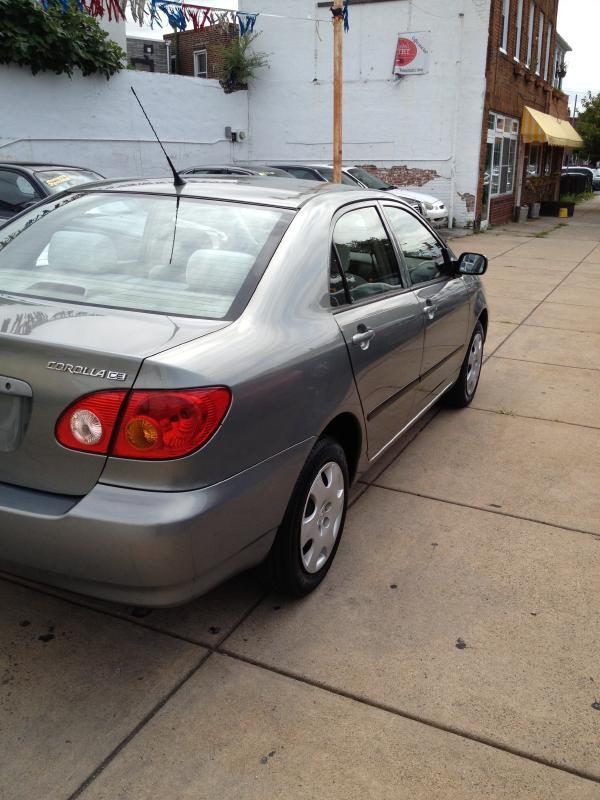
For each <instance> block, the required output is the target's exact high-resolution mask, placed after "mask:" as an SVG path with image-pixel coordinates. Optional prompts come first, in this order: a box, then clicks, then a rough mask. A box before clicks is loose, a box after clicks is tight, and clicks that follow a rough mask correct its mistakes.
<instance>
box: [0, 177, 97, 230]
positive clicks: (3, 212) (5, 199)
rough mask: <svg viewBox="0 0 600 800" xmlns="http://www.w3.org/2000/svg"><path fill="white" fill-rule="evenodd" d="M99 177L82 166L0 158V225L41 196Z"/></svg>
mask: <svg viewBox="0 0 600 800" xmlns="http://www.w3.org/2000/svg"><path fill="white" fill-rule="evenodd" d="M99 180H103V176H102V175H100V174H99V173H98V172H94V171H93V170H91V169H85V168H83V167H67V166H65V165H63V164H43V163H37V162H33V161H0V225H1V224H2V223H3V222H4V221H5V220H7V219H10V218H11V217H14V215H15V214H18V213H19V212H20V211H22V210H23V209H24V208H27V206H30V205H32V204H33V203H37V202H38V201H39V200H42V199H43V198H44V197H49V196H50V195H53V194H57V193H58V192H62V190H63V189H71V188H73V187H74V186H79V185H80V184H82V183H89V182H90V181H99Z"/></svg>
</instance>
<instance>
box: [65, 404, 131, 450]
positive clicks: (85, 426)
mask: <svg viewBox="0 0 600 800" xmlns="http://www.w3.org/2000/svg"><path fill="white" fill-rule="evenodd" d="M126 395H127V392H126V391H123V390H121V391H117V392H95V393H94V394H88V395H86V396H85V397H81V398H80V399H79V400H77V402H75V403H73V404H72V405H70V406H69V407H68V408H67V410H66V411H64V412H63V413H62V414H61V416H60V419H59V420H58V422H57V423H56V438H57V439H58V441H59V442H60V443H61V444H62V445H64V446H65V447H70V448H71V449H72V450H84V451H85V452H86V453H103V454H106V453H108V446H109V444H110V440H111V438H112V435H113V431H114V429H115V423H116V421H117V417H118V416H119V411H120V410H121V405H122V404H123V400H124V399H125V396H126Z"/></svg>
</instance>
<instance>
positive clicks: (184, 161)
mask: <svg viewBox="0 0 600 800" xmlns="http://www.w3.org/2000/svg"><path fill="white" fill-rule="evenodd" d="M130 86H133V87H134V88H135V90H136V92H137V93H138V95H139V97H140V100H141V101H142V103H143V104H144V108H145V109H146V112H147V113H148V116H149V117H150V119H151V120H152V122H153V124H154V127H155V128H156V130H157V132H158V135H159V136H160V137H161V139H162V141H163V144H164V145H165V147H166V149H167V152H168V153H169V155H170V156H171V158H172V160H173V162H174V163H175V165H176V166H177V167H180V168H182V167H186V166H193V165H194V164H202V163H216V162H219V161H221V162H223V161H224V162H229V161H231V160H232V158H233V152H232V148H233V147H236V148H238V149H239V148H243V147H244V145H232V144H231V142H229V141H227V140H226V139H225V135H224V127H225V126H226V125H231V127H232V128H233V129H234V130H247V128H248V93H247V92H236V93H234V94H231V95H226V94H224V92H223V90H222V89H221V87H220V86H219V84H218V82H217V81H213V80H199V79H197V78H186V77H182V76H176V75H164V74H160V73H147V72H135V71H132V70H123V71H122V72H120V73H119V74H118V75H115V76H113V77H112V78H111V79H110V80H109V81H107V80H106V79H105V78H103V77H99V76H90V77H87V78H84V77H82V76H81V75H74V76H73V78H72V79H69V78H67V77H65V76H64V75H62V76H61V75H53V74H52V73H48V72H40V73H38V74H37V75H35V76H33V75H32V74H31V72H30V71H29V70H28V69H26V68H21V67H16V66H0V108H2V109H10V113H6V114H2V124H1V125H0V160H28V161H51V162H57V163H63V164H73V165H81V166H86V167H90V168H92V169H95V170H97V171H98V172H100V173H101V174H103V175H105V176H106V177H122V176H134V175H135V176H140V175H141V176H150V175H165V174H167V173H168V166H167V165H166V163H165V159H164V156H163V155H162V153H161V150H160V148H159V146H158V144H157V142H156V140H155V139H154V137H153V135H152V131H151V130H150V128H149V127H148V123H147V122H146V120H145V119H144V117H143V115H142V112H141V111H140V108H139V106H138V104H137V103H136V101H135V98H134V96H133V94H132V93H131V90H130ZM236 152H237V151H236ZM239 157H240V156H238V158H239Z"/></svg>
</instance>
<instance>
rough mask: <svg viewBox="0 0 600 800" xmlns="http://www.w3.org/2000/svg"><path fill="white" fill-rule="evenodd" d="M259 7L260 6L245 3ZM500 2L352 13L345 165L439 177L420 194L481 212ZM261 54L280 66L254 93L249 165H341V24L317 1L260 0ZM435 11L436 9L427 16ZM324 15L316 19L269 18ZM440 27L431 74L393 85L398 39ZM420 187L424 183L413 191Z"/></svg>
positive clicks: (404, 3) (435, 1) (391, 5)
mask: <svg viewBox="0 0 600 800" xmlns="http://www.w3.org/2000/svg"><path fill="white" fill-rule="evenodd" d="M239 5H240V9H241V10H247V11H252V10H254V8H255V4H254V2H253V0H240V4H239ZM489 6H490V0H420V1H419V3H417V4H414V3H413V2H412V0H394V1H393V2H373V3H369V4H365V5H352V4H351V5H350V32H349V33H348V34H347V35H346V36H345V37H344V78H345V84H344V161H345V163H347V164H351V163H363V164H364V163H374V164H376V165H378V166H381V167H391V166H394V165H404V164H405V165H407V166H408V167H411V168H414V167H417V168H422V169H433V170H435V171H436V172H437V173H438V176H439V177H437V178H435V179H434V180H433V181H430V182H429V183H427V184H426V185H425V186H423V187H421V188H422V190H423V191H425V192H427V193H430V194H434V195H437V196H438V197H439V198H440V199H442V200H444V202H445V203H446V204H447V205H448V207H449V208H450V209H452V211H453V216H454V217H455V218H456V220H457V224H459V225H464V224H465V223H467V222H468V221H469V220H470V219H472V214H471V215H469V214H468V213H467V207H466V204H465V202H464V200H463V199H461V197H460V194H464V193H470V194H472V195H475V194H476V190H477V178H478V172H479V153H480V142H481V130H482V112H483V101H484V93H485V60H486V51H487V41H488V22H489ZM260 8H261V11H262V12H263V14H262V15H261V16H259V18H258V22H257V30H260V31H262V36H261V37H260V39H259V40H258V41H257V45H256V47H257V48H258V49H260V50H264V51H267V52H269V53H271V68H270V69H269V70H267V69H265V70H262V71H261V73H260V79H259V80H256V81H254V82H253V83H252V84H251V87H250V98H249V100H250V127H249V133H250V137H249V140H248V157H249V158H250V159H251V160H253V161H256V162H260V161H269V160H272V161H274V160H284V159H286V160H287V159H289V160H293V161H299V162H301V161H304V162H309V161H331V151H332V122H331V114H332V110H331V109H332V38H333V37H332V25H331V23H330V21H329V20H330V13H329V10H328V9H327V8H319V7H317V3H316V2H315V0H261V3H260ZM425 9H427V10H425ZM265 13H271V14H280V15H289V16H294V17H302V16H309V15H310V16H317V17H320V18H322V19H324V20H325V21H324V22H323V23H321V24H320V25H319V26H318V29H317V28H316V26H315V24H314V23H309V22H301V21H297V22H294V21H291V20H283V19H275V18H271V17H267V16H265V15H264V14H265ZM427 30H430V31H431V64H430V72H429V74H428V75H418V76H410V77H404V78H402V79H400V81H398V82H394V80H393V77H392V69H393V62H394V54H395V50H396V42H397V38H398V33H399V32H406V31H427ZM414 188H418V187H414Z"/></svg>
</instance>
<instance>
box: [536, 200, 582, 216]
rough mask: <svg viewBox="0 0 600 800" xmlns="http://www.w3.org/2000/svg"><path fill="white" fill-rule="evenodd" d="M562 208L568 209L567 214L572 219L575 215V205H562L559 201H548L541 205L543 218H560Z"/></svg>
mask: <svg viewBox="0 0 600 800" xmlns="http://www.w3.org/2000/svg"><path fill="white" fill-rule="evenodd" d="M561 208H566V209H567V214H568V215H569V217H572V216H573V214H574V213H575V203H561V202H560V201H559V200H546V201H544V202H543V203H542V204H541V208H540V215H541V216H542V217H558V214H559V211H560V209H561Z"/></svg>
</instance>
